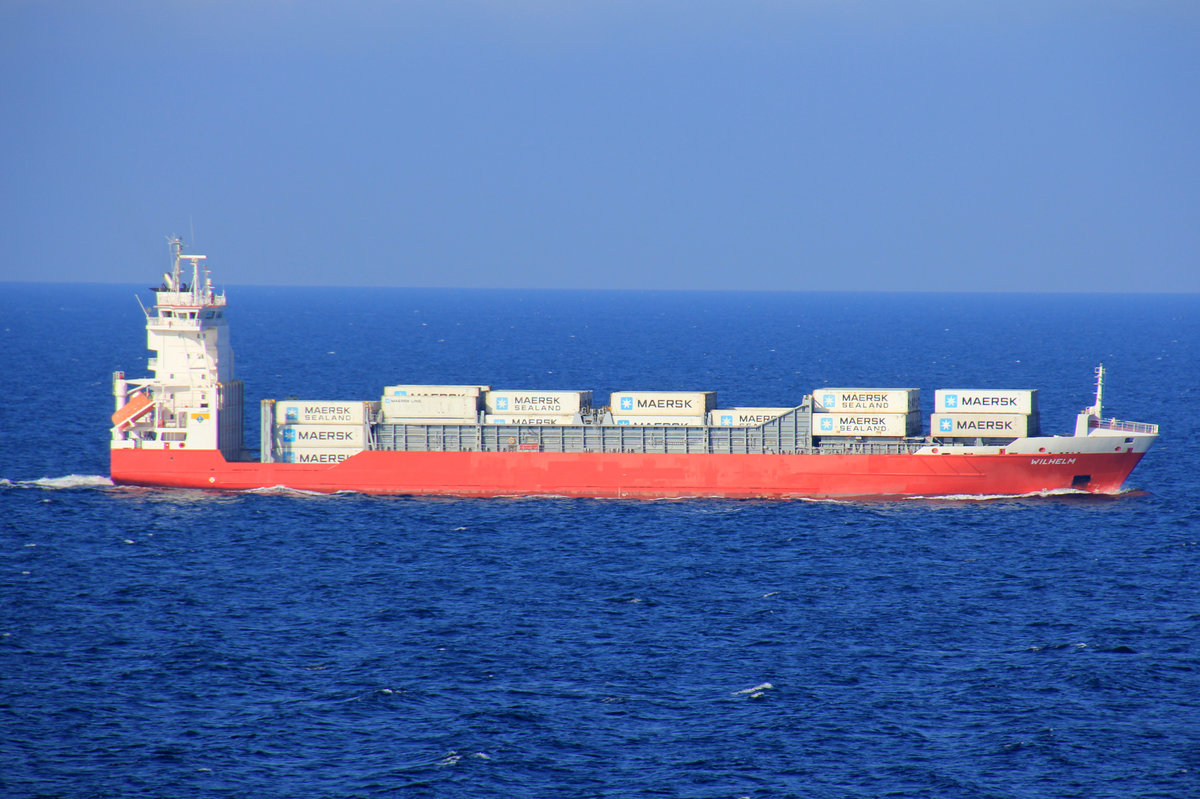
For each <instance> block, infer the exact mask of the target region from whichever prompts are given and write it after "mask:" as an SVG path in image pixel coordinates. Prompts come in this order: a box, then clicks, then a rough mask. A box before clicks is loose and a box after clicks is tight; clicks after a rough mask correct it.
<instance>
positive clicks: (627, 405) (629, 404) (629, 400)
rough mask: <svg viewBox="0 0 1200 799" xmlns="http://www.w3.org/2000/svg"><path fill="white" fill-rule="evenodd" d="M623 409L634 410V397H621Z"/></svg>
mask: <svg viewBox="0 0 1200 799" xmlns="http://www.w3.org/2000/svg"><path fill="white" fill-rule="evenodd" d="M621 410H623V411H632V410H633V397H621Z"/></svg>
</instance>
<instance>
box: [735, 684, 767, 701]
mask: <svg viewBox="0 0 1200 799" xmlns="http://www.w3.org/2000/svg"><path fill="white" fill-rule="evenodd" d="M774 687H775V686H774V685H772V684H771V683H769V682H763V683H759V684H758V685H755V686H754V687H752V688H743V689H742V690H740V691H734V692H733V695H734V696H738V695H742V694H745V695H748V696H749V697H750V698H751V699H757V698H758V697H760V696H762V695H763V694H764V693H766V692H767V691H769V690H771V689H772V688H774Z"/></svg>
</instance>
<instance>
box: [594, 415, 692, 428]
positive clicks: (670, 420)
mask: <svg viewBox="0 0 1200 799" xmlns="http://www.w3.org/2000/svg"><path fill="white" fill-rule="evenodd" d="M613 424H620V425H629V426H631V427H703V426H704V417H703V416H651V415H648V414H647V415H644V416H617V415H614V416H613Z"/></svg>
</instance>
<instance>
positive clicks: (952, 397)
mask: <svg viewBox="0 0 1200 799" xmlns="http://www.w3.org/2000/svg"><path fill="white" fill-rule="evenodd" d="M946 407H947V408H957V407H958V395H957V394H947V395H946Z"/></svg>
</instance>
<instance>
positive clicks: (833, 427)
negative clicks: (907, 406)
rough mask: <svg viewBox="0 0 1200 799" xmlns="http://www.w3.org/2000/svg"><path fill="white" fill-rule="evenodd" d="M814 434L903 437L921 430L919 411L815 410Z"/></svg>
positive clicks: (916, 433) (917, 433) (918, 432)
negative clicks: (827, 411)
mask: <svg viewBox="0 0 1200 799" xmlns="http://www.w3.org/2000/svg"><path fill="white" fill-rule="evenodd" d="M812 424H813V435H816V436H886V437H889V438H902V437H904V436H915V435H920V433H921V412H920V411H913V412H911V413H875V412H871V411H858V412H854V411H846V412H842V413H814V414H813V422H812Z"/></svg>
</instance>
